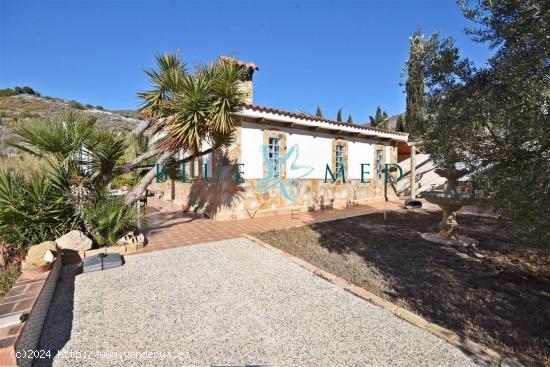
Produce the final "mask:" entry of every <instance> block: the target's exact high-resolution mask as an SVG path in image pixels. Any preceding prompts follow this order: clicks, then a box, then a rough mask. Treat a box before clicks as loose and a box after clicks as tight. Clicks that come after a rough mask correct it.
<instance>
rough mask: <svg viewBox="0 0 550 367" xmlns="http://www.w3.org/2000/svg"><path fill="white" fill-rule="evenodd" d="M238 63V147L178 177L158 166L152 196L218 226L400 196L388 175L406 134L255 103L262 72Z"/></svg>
mask: <svg viewBox="0 0 550 367" xmlns="http://www.w3.org/2000/svg"><path fill="white" fill-rule="evenodd" d="M239 65H241V66H242V67H246V68H247V69H248V71H249V76H248V78H247V80H245V81H243V88H244V89H245V91H246V92H247V95H248V102H249V103H247V104H246V105H245V106H244V107H242V108H241V109H240V110H239V111H237V112H236V113H235V114H234V119H235V130H234V133H233V142H232V144H231V145H230V146H229V147H228V148H226V149H224V150H220V151H216V152H213V153H212V154H208V155H206V156H203V157H201V158H200V159H195V160H194V161H193V162H190V163H188V164H186V165H185V166H184V167H182V168H181V169H180V170H179V174H172V175H170V174H165V173H164V172H163V171H162V167H160V168H159V175H157V179H156V180H155V182H153V183H152V184H151V185H150V187H149V191H153V192H155V193H156V194H157V195H158V196H162V197H163V199H166V200H172V201H174V202H176V203H179V204H181V205H182V208H183V209H184V210H189V211H191V212H197V213H202V214H204V215H205V216H207V217H210V218H212V219H216V220H226V219H238V218H249V217H258V216H265V215H273V214H281V213H290V212H291V211H311V210H324V209H329V208H335V209H338V208H345V207H348V206H354V205H360V204H365V203H367V202H368V201H371V200H383V199H384V197H385V196H387V197H389V198H395V197H396V192H395V191H394V190H393V189H392V188H391V187H390V188H388V187H387V186H386V185H384V181H385V175H386V170H387V168H388V167H390V166H389V165H395V164H397V159H398V157H397V145H398V143H399V142H406V141H407V138H408V136H407V134H403V133H398V132H395V131H388V130H384V129H380V128H374V127H371V126H365V125H353V124H347V123H341V122H336V121H331V120H327V119H323V118H319V117H315V116H311V115H307V114H303V113H294V112H289V111H284V110H280V109H277V108H272V107H265V106H259V105H255V104H253V103H252V93H253V91H252V74H253V72H254V70H257V67H256V66H255V65H254V64H249V63H243V62H239ZM183 171H184V172H183ZM183 173H184V174H183ZM385 189H386V190H385Z"/></svg>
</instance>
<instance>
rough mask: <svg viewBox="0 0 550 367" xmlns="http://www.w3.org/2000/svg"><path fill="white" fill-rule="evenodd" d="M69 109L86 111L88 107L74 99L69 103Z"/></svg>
mask: <svg viewBox="0 0 550 367" xmlns="http://www.w3.org/2000/svg"><path fill="white" fill-rule="evenodd" d="M69 107H70V108H74V109H75V110H85V109H86V107H84V105H83V104H82V103H80V102H77V101H75V100H74V99H73V100H71V101H69Z"/></svg>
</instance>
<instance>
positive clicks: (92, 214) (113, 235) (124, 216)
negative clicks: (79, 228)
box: [84, 197, 141, 246]
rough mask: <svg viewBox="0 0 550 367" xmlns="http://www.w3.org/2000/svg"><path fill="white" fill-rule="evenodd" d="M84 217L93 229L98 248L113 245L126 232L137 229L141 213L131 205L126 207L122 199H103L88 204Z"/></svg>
mask: <svg viewBox="0 0 550 367" xmlns="http://www.w3.org/2000/svg"><path fill="white" fill-rule="evenodd" d="M84 217H85V221H86V222H87V224H88V225H89V226H90V227H91V228H93V231H94V237H95V238H96V240H97V241H98V244H99V246H110V245H114V244H115V242H116V241H117V240H118V239H119V238H120V237H122V236H123V235H124V234H126V233H127V232H128V231H131V230H134V229H136V228H137V227H138V223H139V219H140V218H141V213H140V212H139V210H138V209H137V208H136V207H135V206H133V205H126V204H125V203H124V200H123V199H122V198H116V197H112V198H103V199H100V200H98V201H95V202H93V203H90V204H89V205H88V206H87V207H86V209H85V211H84Z"/></svg>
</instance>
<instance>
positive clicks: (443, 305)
mask: <svg viewBox="0 0 550 367" xmlns="http://www.w3.org/2000/svg"><path fill="white" fill-rule="evenodd" d="M439 220H440V214H439V213H430V212H425V211H424V212H414V213H411V212H405V211H396V212H390V213H388V215H387V217H386V219H384V217H383V215H382V214H379V213H377V214H371V215H366V216H362V217H355V218H349V219H343V220H339V221H333V222H327V223H320V224H314V225H309V226H304V227H299V228H291V229H286V230H280V231H270V232H264V233H259V234H255V235H256V236H257V237H258V238H260V239H262V240H264V241H266V242H268V243H270V244H271V245H273V246H276V247H278V248H280V249H282V250H284V251H286V252H288V253H291V254H293V255H295V256H297V257H300V258H303V259H305V260H307V261H309V262H311V263H313V264H315V265H316V266H318V267H320V268H322V269H325V270H327V271H329V272H332V273H334V274H336V275H338V276H340V277H342V278H345V279H347V280H349V281H350V282H352V283H354V284H356V285H359V286H361V287H363V288H366V289H368V290H370V291H371V292H373V293H375V294H377V295H379V296H381V297H383V298H385V299H387V300H389V301H391V302H393V303H396V304H398V305H399V306H402V307H405V308H407V309H409V310H411V311H413V312H416V313H418V314H420V315H422V316H423V317H425V318H426V319H429V320H430V321H432V322H435V323H437V324H439V325H442V326H444V327H446V328H449V329H451V330H453V331H455V332H457V333H459V334H461V335H464V336H466V337H469V338H471V339H473V340H474V341H477V342H479V343H481V344H484V345H487V346H488V347H490V348H493V349H495V350H497V351H499V352H500V353H502V354H503V355H512V356H515V357H516V358H519V359H520V360H523V361H524V362H526V363H528V364H532V365H548V363H549V362H550V360H549V359H548V356H549V355H550V307H549V306H550V255H549V254H548V253H547V252H540V251H535V250H529V249H524V248H519V247H518V246H516V245H514V244H513V243H512V242H511V240H510V238H511V237H509V236H507V235H506V234H504V233H502V231H501V230H499V229H498V228H497V226H496V225H495V223H494V220H493V219H489V218H481V217H472V216H462V217H460V219H459V223H460V224H461V230H462V231H463V233H464V234H465V235H468V236H470V237H473V238H476V239H478V240H479V241H480V246H479V247H478V249H476V250H475V251H473V250H466V249H455V248H450V247H445V246H439V245H435V244H433V243H430V242H426V241H424V240H422V239H421V238H420V236H419V233H420V232H426V231H433V230H435V229H436V226H437V223H438V221H439Z"/></svg>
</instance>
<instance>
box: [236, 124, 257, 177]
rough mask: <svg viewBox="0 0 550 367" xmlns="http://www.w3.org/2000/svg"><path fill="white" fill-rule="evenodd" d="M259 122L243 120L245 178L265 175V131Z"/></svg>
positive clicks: (242, 159)
mask: <svg viewBox="0 0 550 367" xmlns="http://www.w3.org/2000/svg"><path fill="white" fill-rule="evenodd" d="M258 127H259V125H258V124H251V123H246V122H243V123H242V125H241V159H240V162H239V163H244V167H243V170H244V174H243V178H245V179H247V178H248V179H254V178H262V177H263V157H262V145H263V132H262V130H261V129H259V128H258Z"/></svg>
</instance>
